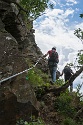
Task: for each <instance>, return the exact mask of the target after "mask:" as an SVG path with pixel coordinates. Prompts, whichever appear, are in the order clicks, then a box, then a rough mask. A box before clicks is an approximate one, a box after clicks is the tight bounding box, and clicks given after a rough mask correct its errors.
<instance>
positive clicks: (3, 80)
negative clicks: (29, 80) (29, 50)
mask: <svg viewBox="0 0 83 125" xmlns="http://www.w3.org/2000/svg"><path fill="white" fill-rule="evenodd" d="M40 59H42V57H40V58H39V59H38V60H37V62H36V63H35V64H34V65H33V66H32V67H31V68H29V69H26V70H24V71H22V72H19V73H17V74H15V75H12V76H9V77H8V78H5V79H2V80H1V81H0V85H1V83H2V82H5V81H7V80H9V79H11V78H14V77H16V76H18V75H20V74H23V73H24V72H27V71H29V70H31V69H33V68H35V67H36V65H37V64H38V63H39V61H40Z"/></svg>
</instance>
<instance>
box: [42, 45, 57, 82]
mask: <svg viewBox="0 0 83 125" xmlns="http://www.w3.org/2000/svg"><path fill="white" fill-rule="evenodd" d="M47 55H49V57H48V67H49V70H50V74H51V78H52V81H51V84H53V83H55V81H56V71H57V64H58V62H59V58H58V53H57V52H56V47H53V48H52V49H51V50H49V51H48V52H47V53H46V54H45V55H44V56H43V57H46V56H47Z"/></svg>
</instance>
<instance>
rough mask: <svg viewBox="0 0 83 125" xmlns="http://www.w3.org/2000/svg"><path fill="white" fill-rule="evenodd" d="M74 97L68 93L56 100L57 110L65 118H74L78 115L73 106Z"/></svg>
mask: <svg viewBox="0 0 83 125" xmlns="http://www.w3.org/2000/svg"><path fill="white" fill-rule="evenodd" d="M71 103H72V97H71V96H70V95H69V93H68V92H66V93H63V94H61V95H60V96H59V97H58V98H57V99H56V100H55V104H54V105H55V108H56V109H57V111H58V112H60V114H62V115H64V116H65V117H73V116H74V114H75V113H76V111H75V108H74V106H72V105H71Z"/></svg>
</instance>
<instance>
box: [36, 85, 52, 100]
mask: <svg viewBox="0 0 83 125" xmlns="http://www.w3.org/2000/svg"><path fill="white" fill-rule="evenodd" d="M49 87H50V84H49V83H46V84H42V85H39V86H37V87H36V88H35V93H36V97H37V99H40V98H41V97H42V95H43V94H45V92H46V90H47V89H48V88H49Z"/></svg>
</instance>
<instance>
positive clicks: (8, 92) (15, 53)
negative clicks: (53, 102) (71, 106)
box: [0, 0, 42, 125]
mask: <svg viewBox="0 0 83 125" xmlns="http://www.w3.org/2000/svg"><path fill="white" fill-rule="evenodd" d="M14 1H15V0H14ZM17 14H18V9H17V8H16V7H15V5H14V4H11V3H10V0H0V80H2V79H5V78H7V77H9V76H12V75H14V74H16V73H19V72H22V71H23V70H25V69H27V68H29V64H30V63H32V64H35V63H36V61H37V59H38V58H39V57H40V56H41V55H42V52H41V51H40V49H39V48H38V47H37V45H36V43H35V37H34V34H33V31H34V30H33V29H32V28H33V27H31V29H27V28H26V23H25V22H24V21H23V19H22V16H21V15H19V16H17ZM40 65H41V64H40ZM25 76H26V73H25V74H22V75H19V76H17V77H14V78H12V79H9V80H7V81H5V82H3V83H1V85H0V125H10V124H11V125H15V124H16V121H17V120H18V119H19V118H22V119H24V120H28V119H29V118H30V116H31V115H35V116H37V115H38V105H37V99H36V96H35V94H34V91H33V88H32V87H31V86H30V83H28V81H26V79H25Z"/></svg>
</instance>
